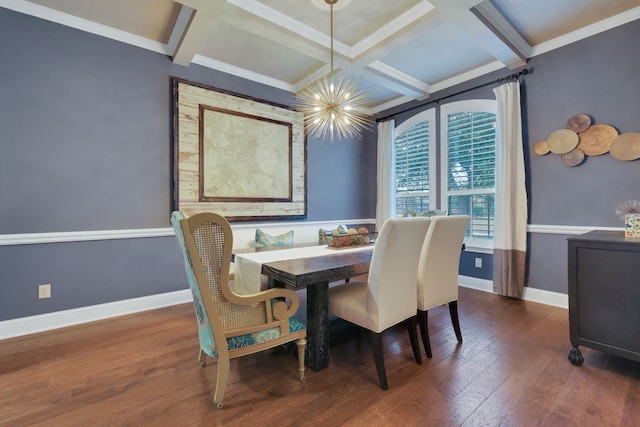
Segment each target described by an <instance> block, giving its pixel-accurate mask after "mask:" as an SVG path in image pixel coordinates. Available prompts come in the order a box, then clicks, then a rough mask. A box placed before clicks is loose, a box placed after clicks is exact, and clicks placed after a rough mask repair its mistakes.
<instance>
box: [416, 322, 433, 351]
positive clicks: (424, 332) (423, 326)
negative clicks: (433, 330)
mask: <svg viewBox="0 0 640 427" xmlns="http://www.w3.org/2000/svg"><path fill="white" fill-rule="evenodd" d="M427 312H428V310H418V323H419V324H420V336H421V337H422V345H423V346H424V352H425V353H427V358H429V359H431V357H432V356H433V355H432V354H431V344H430V343H429V327H428V326H427Z"/></svg>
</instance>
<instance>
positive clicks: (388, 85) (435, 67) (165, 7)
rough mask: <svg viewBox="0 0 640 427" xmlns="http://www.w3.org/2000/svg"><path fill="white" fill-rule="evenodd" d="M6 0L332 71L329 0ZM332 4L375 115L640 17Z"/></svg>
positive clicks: (119, 28) (152, 39)
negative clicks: (368, 91) (367, 90)
mask: <svg viewBox="0 0 640 427" xmlns="http://www.w3.org/2000/svg"><path fill="white" fill-rule="evenodd" d="M0 7H4V8H8V9H12V10H15V11H18V12H21V13H25V14H29V15H33V16H35V17H38V18H42V19H47V20H50V21H53V22H59V23H60V24H62V25H67V26H70V27H74V28H77V29H79V30H81V31H88V32H91V33H94V34H99V35H102V36H104V37H110V38H113V39H114V40H118V41H120V42H124V43H129V44H132V45H136V46H139V47H142V48H145V49H151V50H154V51H156V52H160V53H163V54H167V55H168V56H170V57H171V58H172V59H173V61H174V62H175V63H176V64H179V65H183V66H189V65H190V64H191V63H194V62H195V63H197V64H200V65H202V66H205V67H210V68H213V69H218V70H220V71H224V72H233V73H235V74H237V75H239V76H241V77H244V78H247V79H251V80H254V81H256V82H259V83H263V84H266V85H270V86H273V87H277V88H280V89H284V90H290V91H291V92H296V91H297V90H299V89H301V88H302V87H303V86H304V84H306V82H308V81H309V80H310V79H312V78H315V77H317V76H319V75H322V74H323V73H328V72H329V71H330V66H329V63H330V49H329V46H330V44H331V40H330V37H329V32H330V29H329V24H330V22H329V21H330V15H329V13H328V11H327V10H326V9H328V5H326V4H324V3H323V0H180V1H179V2H177V1H176V2H174V1H172V0H32V1H26V0H0ZM334 9H335V11H334V35H335V43H334V47H335V59H336V61H335V62H336V67H340V68H346V69H348V70H349V71H350V72H351V73H353V74H355V75H357V76H362V77H363V78H364V80H363V81H362V84H363V85H366V86H367V87H370V88H371V90H372V94H371V99H370V102H369V107H370V112H371V113H375V112H377V111H381V110H383V109H386V108H390V107H392V106H394V105H397V104H399V103H404V102H408V101H411V100H417V99H424V98H426V97H428V96H429V95H430V93H432V92H433V91H436V90H442V89H445V88H447V87H449V86H451V85H454V84H457V83H461V82H462V81H465V80H468V79H472V78H475V77H479V76H482V75H484V74H486V73H489V72H491V71H495V70H498V69H501V68H506V69H507V70H514V71H515V70H517V69H520V68H522V67H524V66H526V63H527V60H528V59H529V58H530V57H531V56H533V55H536V54H540V53H543V52H545V51H548V50H550V49H555V48H557V47H560V46H563V45H564V44H566V43H570V42H574V41H576V40H578V39H579V38H584V37H588V36H589V35H591V34H595V33H597V32H600V31H604V30H606V29H609V28H613V27H615V26H617V25H622V24H624V23H626V22H630V21H632V20H635V19H639V18H640V0H536V1H532V0H484V1H482V0H393V1H388V0H338V3H337V4H336V5H335V6H334ZM576 34H577V35H576ZM505 74H506V73H505Z"/></svg>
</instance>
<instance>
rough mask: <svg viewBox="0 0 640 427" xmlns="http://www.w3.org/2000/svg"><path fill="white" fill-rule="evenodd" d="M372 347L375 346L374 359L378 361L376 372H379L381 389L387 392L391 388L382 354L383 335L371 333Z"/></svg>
mask: <svg viewBox="0 0 640 427" xmlns="http://www.w3.org/2000/svg"><path fill="white" fill-rule="evenodd" d="M371 345H372V346H373V358H374V359H375V360H376V370H377V371H378V380H379V381H380V388H382V389H383V390H386V389H388V388H389V385H388V384H387V372H386V371H385V369H384V355H383V354H382V333H376V332H371Z"/></svg>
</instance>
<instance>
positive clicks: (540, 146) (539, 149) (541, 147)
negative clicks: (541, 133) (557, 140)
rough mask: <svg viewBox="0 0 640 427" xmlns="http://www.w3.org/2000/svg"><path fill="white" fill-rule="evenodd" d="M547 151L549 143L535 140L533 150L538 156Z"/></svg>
mask: <svg viewBox="0 0 640 427" xmlns="http://www.w3.org/2000/svg"><path fill="white" fill-rule="evenodd" d="M549 151H550V150H549V144H548V143H547V141H540V142H536V145H534V146H533V152H534V153H536V154H537V155H538V156H544V155H545V154H547V153H548V152H549Z"/></svg>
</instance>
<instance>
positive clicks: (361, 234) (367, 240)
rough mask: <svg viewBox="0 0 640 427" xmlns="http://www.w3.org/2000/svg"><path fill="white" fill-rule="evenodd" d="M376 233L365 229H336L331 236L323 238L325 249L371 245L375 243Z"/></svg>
mask: <svg viewBox="0 0 640 427" xmlns="http://www.w3.org/2000/svg"><path fill="white" fill-rule="evenodd" d="M377 235H378V233H376V232H372V231H369V229H368V228H366V227H360V228H358V229H357V230H356V229H355V228H349V229H347V232H346V233H344V230H343V229H340V228H338V229H336V230H334V231H333V233H332V234H331V236H328V235H327V236H325V239H326V241H327V247H328V248H330V249H343V248H353V247H357V246H364V245H372V244H374V243H375V241H376V236H377Z"/></svg>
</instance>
